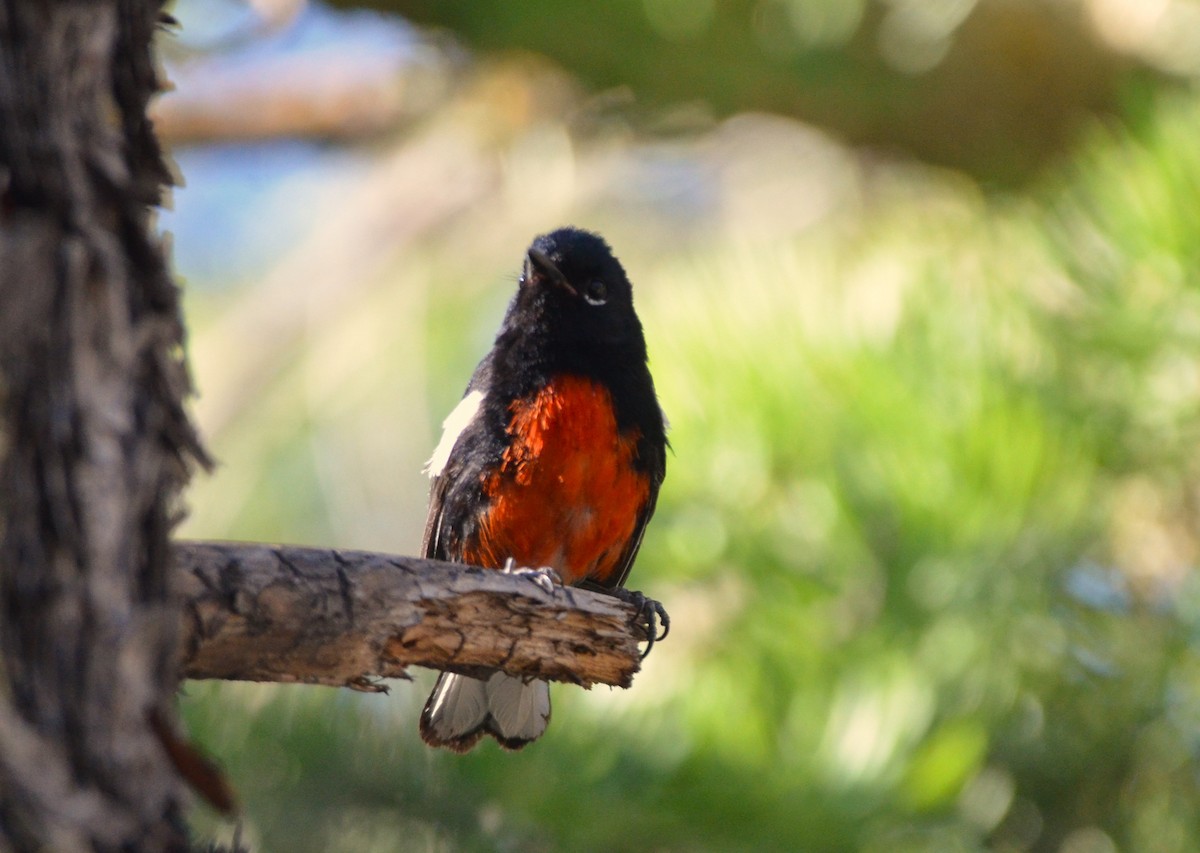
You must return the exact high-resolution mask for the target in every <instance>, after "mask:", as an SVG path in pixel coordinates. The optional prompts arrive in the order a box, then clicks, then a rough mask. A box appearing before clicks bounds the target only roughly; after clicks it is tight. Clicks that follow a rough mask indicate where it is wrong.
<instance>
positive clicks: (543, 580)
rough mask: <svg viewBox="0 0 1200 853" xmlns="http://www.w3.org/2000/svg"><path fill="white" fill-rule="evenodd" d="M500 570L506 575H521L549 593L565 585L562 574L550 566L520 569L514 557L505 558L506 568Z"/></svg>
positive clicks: (552, 593)
mask: <svg viewBox="0 0 1200 853" xmlns="http://www.w3.org/2000/svg"><path fill="white" fill-rule="evenodd" d="M500 571H502V572H504V574H506V575H520V576H521V577H523V578H525V579H526V580H528V581H530V582H531V583H533V584H534V585H535V586H537V587H538V589H540V590H542V592H544V593H546V594H547V595H554V588H555V587H556V586H562V585H563V581H562V575H560V574H559V573H558V572H556V571H555V570H554V569H552V568H550V567H549V566H542V567H541V568H540V569H519V568H517V564H516V561H514V560H513V559H512V557H509V558H508V559H507V560H505V562H504V568H503V569H501V570H500Z"/></svg>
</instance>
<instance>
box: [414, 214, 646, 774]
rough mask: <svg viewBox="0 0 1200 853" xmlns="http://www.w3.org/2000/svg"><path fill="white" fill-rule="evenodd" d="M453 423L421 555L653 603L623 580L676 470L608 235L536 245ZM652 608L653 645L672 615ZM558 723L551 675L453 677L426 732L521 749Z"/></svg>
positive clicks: (426, 721)
mask: <svg viewBox="0 0 1200 853" xmlns="http://www.w3.org/2000/svg"><path fill="white" fill-rule="evenodd" d="M444 427H445V433H444V434H443V436H442V440H441V442H440V443H439V444H438V446H437V448H436V449H435V450H434V452H433V456H432V457H431V458H430V460H429V465H428V467H427V472H428V473H429V476H430V477H431V478H432V480H433V484H432V489H431V494H430V501H429V519H428V521H427V522H426V525H425V541H424V545H423V548H422V551H423V553H424V555H425V556H426V557H428V558H431V559H438V560H451V561H454V562H461V563H470V564H473V565H477V566H484V567H487V568H494V569H499V568H502V567H504V566H505V565H506V564H507V563H508V561H509V560H512V561H513V562H514V563H515V565H518V566H529V567H549V568H552V569H554V570H555V571H556V572H557V573H558V575H559V577H560V578H561V579H562V581H563V583H566V584H579V585H584V586H587V587H590V588H593V589H598V590H602V591H607V592H610V593H612V594H615V595H620V596H621V597H623V598H627V599H630V598H631V599H633V600H634V601H636V602H638V603H639V604H645V603H646V601H647V600H646V599H644V598H642V597H641V596H640V594H638V593H627V592H626V591H625V590H624V589H623V585H624V583H625V580H626V578H627V577H628V576H629V570H630V568H631V567H632V566H633V561H634V558H635V557H636V556H637V552H638V547H639V546H640V545H641V542H642V534H643V532H644V531H645V529H646V522H647V521H649V520H650V516H651V515H652V514H653V513H654V505H655V502H656V500H657V498H658V490H659V486H660V485H661V484H662V481H663V475H664V473H665V471H666V449H667V440H666V427H665V422H664V419H663V414H662V410H661V409H660V408H659V405H658V399H657V397H656V396H655V393H654V381H653V380H652V379H651V378H650V370H649V368H648V367H647V364H646V341H645V338H644V337H643V336H642V325H641V323H640V322H639V321H638V318H637V314H636V313H635V312H634V310H633V288H632V287H631V285H630V283H629V279H628V277H627V276H626V275H625V270H624V269H623V268H622V267H621V264H620V262H618V261H617V259H616V258H615V257H614V256H613V253H612V250H611V249H609V247H608V244H607V243H605V242H604V240H603V239H602V238H600V237H599V236H597V235H596V234H592V233H589V232H587V231H581V230H578V229H575V228H561V229H559V230H557V231H553V232H551V233H549V234H544V235H542V236H540V237H538V238H537V239H535V240H534V241H533V244H532V245H531V246H530V247H529V250H528V251H527V253H526V256H525V265H524V269H523V271H522V274H521V278H520V283H519V286H518V289H517V294H516V296H514V297H513V300H512V302H511V303H510V304H509V306H508V311H507V313H506V314H505V316H504V322H503V324H502V325H501V327H500V332H499V334H498V335H497V336H496V342H495V345H494V346H493V347H492V350H491V352H489V353H488V354H487V355H486V356H485V357H484V359H483V361H481V362H480V363H479V366H478V367H477V368H476V369H475V373H474V375H473V376H472V377H471V381H470V384H468V386H467V390H466V394H465V395H464V396H463V399H462V402H461V403H459V404H458V406H457V407H456V408H455V409H454V411H453V412H451V414H450V416H449V417H447V418H446V420H445V423H444ZM649 604H650V605H651V606H650V607H649V608H648V609H647V610H646V611H644V613H645V616H646V617H647V630H648V631H649V637H650V639H651V641H652V640H653V638H654V632H655V625H654V615H655V613H656V612H657V613H658V614H660V615H661V616H663V617H664V620H663V621H664V626H665V625H666V620H665V615H666V614H665V613H664V612H663V611H662V610H661V607H659V606H658V605H657V604H656V603H654V602H650V603H649ZM549 719H550V691H549V686H548V685H547V684H546V682H544V681H528V682H527V681H525V680H523V679H521V678H516V677H513V676H510V675H505V674H504V673H500V672H497V673H495V674H493V675H492V676H491V677H490V678H488V679H487V680H480V679H474V678H469V677H467V676H465V675H455V674H450V673H443V674H442V675H441V677H439V678H438V681H437V685H436V686H435V687H434V689H433V693H432V694H431V695H430V697H429V701H427V702H426V703H425V709H424V711H423V712H422V713H421V737H422V738H423V739H424V740H425V742H426V743H428V744H430V745H432V746H444V747H447V748H449V749H452V750H454V751H456V752H466V751H467V750H469V749H471V748H472V747H473V746H474V745H475V744H476V743H477V742H478V741H479V739H480V738H481V737H482V736H483V735H484V734H489V735H491V736H492V737H494V738H495V739H496V740H497V741H499V742H500V744H501V745H502V746H504V747H506V748H508V749H520V748H521V747H522V746H524V745H525V744H527V743H529V742H530V741H532V740H534V739H536V738H537V737H539V736H540V735H541V734H542V733H543V732H544V731H545V730H546V724H547V723H548V722H549Z"/></svg>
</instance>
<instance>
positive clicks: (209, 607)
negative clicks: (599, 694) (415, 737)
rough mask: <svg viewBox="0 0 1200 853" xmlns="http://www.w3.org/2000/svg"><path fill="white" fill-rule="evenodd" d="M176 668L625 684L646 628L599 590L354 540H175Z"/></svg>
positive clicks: (214, 673) (334, 680)
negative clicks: (421, 671)
mask: <svg viewBox="0 0 1200 853" xmlns="http://www.w3.org/2000/svg"><path fill="white" fill-rule="evenodd" d="M175 562H176V565H177V567H178V568H179V570H180V574H181V579H180V588H181V593H182V594H183V596H184V597H185V599H186V603H185V606H184V611H185V616H184V620H183V624H182V626H181V627H182V632H183V639H182V649H183V674H184V675H185V676H187V677H189V678H224V679H243V680H252V681H285V682H294V681H299V682H305V683H310V684H329V685H339V686H340V685H349V686H352V687H358V688H360V689H371V682H370V681H369V679H370V678H371V677H374V676H383V677H402V676H404V674H405V672H404V670H405V667H407V666H413V665H417V666H428V667H434V668H437V669H445V670H452V671H455V672H468V673H469V672H472V671H479V670H481V669H485V668H486V669H491V668H495V669H503V670H504V671H505V672H508V673H511V674H513V675H527V676H537V677H538V678H544V679H551V680H557V681H568V682H572V683H575V684H582V685H584V686H591V685H592V684H596V683H601V684H613V685H618V686H621V687H628V686H629V684H630V681H631V680H632V678H633V674H634V673H635V672H637V670H638V665H639V661H640V658H639V655H638V642H639V641H641V640H643V639H645V637H644V629H643V628H641V627H638V625H637V620H638V614H637V613H636V612H635V610H634V608H633V607H631V606H630V605H628V604H625V603H623V602H621V601H618V600H616V599H614V598H612V597H610V596H606V595H601V594H598V593H593V592H587V591H584V590H579V589H572V588H565V589H564V588H561V587H557V588H555V589H554V590H553V592H547V591H545V590H544V589H542V588H541V587H540V586H538V584H536V583H534V582H533V581H532V580H530V579H529V578H528V577H522V576H520V575H507V574H504V573H501V572H496V571H485V570H483V569H469V568H464V567H463V566H455V565H453V564H449V563H440V562H435V561H432V560H418V559H416V558H413V557H397V556H391V555H387V554H372V553H367V552H362V551H331V550H325V549H317V548H283V547H269V546H265V545H253V544H239V543H204V542H181V543H178V544H177V545H176V546H175Z"/></svg>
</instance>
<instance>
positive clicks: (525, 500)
mask: <svg viewBox="0 0 1200 853" xmlns="http://www.w3.org/2000/svg"><path fill="white" fill-rule="evenodd" d="M510 411H511V413H512V417H511V420H510V422H509V424H508V429H507V432H508V439H509V441H508V445H507V447H506V449H505V451H504V454H503V457H502V459H501V463H500V467H499V469H497V470H495V471H492V472H491V473H489V474H487V475H485V476H484V481H483V491H484V494H485V495H486V496H487V497H488V499H489V503H488V508H487V510H486V511H485V513H484V515H483V517H482V519H481V520H480V524H479V529H478V536H477V537H476V538H475V541H474V542H473V543H471V544H470V545H469V546H468V548H467V549H466V551H467V552H466V553H464V554H463V557H462V559H463V560H464V561H465V562H468V563H475V564H476V565H482V566H496V567H499V566H501V565H503V564H504V562H505V560H507V559H508V558H509V557H512V558H513V559H514V560H516V562H517V564H518V565H521V566H531V567H541V566H550V567H553V568H554V569H556V570H557V571H558V573H559V574H560V575H561V576H562V579H563V582H564V583H568V584H573V583H578V582H579V581H582V580H585V579H588V580H592V581H595V582H597V583H600V584H603V583H605V582H606V581H607V580H608V579H609V577H610V576H611V575H612V574H613V572H614V571H616V570H618V568H619V567H620V564H621V561H622V556H623V554H624V553H625V549H626V546H627V545H628V543H629V541H630V539H631V538H632V537H633V536H634V535H635V532H636V530H637V526H638V523H639V516H640V514H641V512H642V510H643V509H644V507H645V506H646V502H647V501H648V500H649V497H650V479H649V477H648V476H647V475H646V474H644V473H642V472H641V471H639V470H638V468H637V467H636V466H635V465H634V460H635V456H636V452H637V450H636V448H637V442H638V439H639V438H640V434H639V433H638V432H637V431H636V430H630V431H627V432H624V433H622V432H621V431H620V430H619V429H618V428H617V421H616V417H615V415H614V412H613V405H612V398H611V396H610V394H609V392H608V391H607V390H606V389H605V388H604V386H602V385H600V384H599V383H597V382H594V381H592V380H590V379H585V378H583V377H578V376H571V375H562V376H558V377H555V378H554V379H552V380H551V382H550V383H548V384H547V385H546V386H544V387H543V388H542V389H541V390H540V391H538V392H536V393H535V394H532V395H530V396H528V397H525V398H522V399H519V400H517V401H515V402H514V403H513V404H512V406H511V407H510Z"/></svg>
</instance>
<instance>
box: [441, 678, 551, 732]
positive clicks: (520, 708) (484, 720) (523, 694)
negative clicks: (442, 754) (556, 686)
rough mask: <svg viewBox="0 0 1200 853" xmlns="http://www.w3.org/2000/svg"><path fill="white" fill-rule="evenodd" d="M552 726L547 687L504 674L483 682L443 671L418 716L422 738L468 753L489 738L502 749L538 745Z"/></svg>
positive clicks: (540, 682)
mask: <svg viewBox="0 0 1200 853" xmlns="http://www.w3.org/2000/svg"><path fill="white" fill-rule="evenodd" d="M549 722H550V685H549V684H547V683H546V682H544V681H528V682H527V681H524V680H523V679H521V678H517V677H515V676H512V675H505V674H504V673H503V672H497V673H493V674H492V676H491V677H490V678H488V679H487V680H486V681H483V680H480V679H477V678H470V677H468V676H465V675H455V674H452V673H448V672H443V673H442V674H441V675H440V676H439V677H438V680H437V684H436V685H434V688H433V692H432V693H430V694H429V700H428V701H427V702H426V703H425V710H423V711H422V712H421V739H422V740H424V741H425V743H427V744H429V745H430V746H444V747H446V748H447V749H451V750H454V751H455V752H469V751H470V750H471V748H472V747H473V746H475V744H476V743H478V742H479V739H480V738H481V737H483V736H484V735H485V734H489V735H491V736H492V737H494V738H495V739H496V740H497V741H499V743H500V745H501V746H502V747H504V748H505V749H520V748H521V747H523V746H524V745H525V744H527V743H529V742H530V741H533V740H537V739H538V738H539V737H541V736H542V733H543V732H545V731H546V725H547V724H548V723H549Z"/></svg>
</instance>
